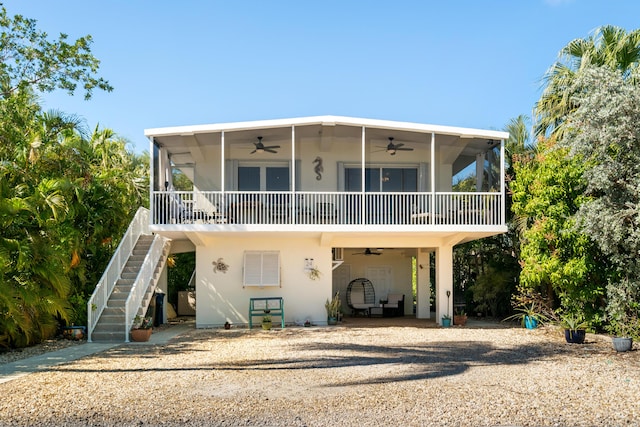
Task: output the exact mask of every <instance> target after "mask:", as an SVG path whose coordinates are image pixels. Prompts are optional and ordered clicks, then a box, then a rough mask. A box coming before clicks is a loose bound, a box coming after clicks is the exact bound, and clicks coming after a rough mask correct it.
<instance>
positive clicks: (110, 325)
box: [91, 235, 171, 342]
mask: <svg viewBox="0 0 640 427" xmlns="http://www.w3.org/2000/svg"><path fill="white" fill-rule="evenodd" d="M154 238H155V236H153V235H143V236H140V237H139V238H138V241H137V242H136V245H135V247H134V248H133V251H132V253H131V255H130V256H129V259H128V260H127V262H126V263H125V265H124V267H123V268H122V271H121V272H120V278H119V279H118V280H117V282H116V285H115V287H114V289H113V291H112V292H111V295H110V296H109V300H108V302H107V307H105V308H104V310H103V311H102V314H101V316H100V319H98V323H97V324H96V326H95V329H94V331H93V333H92V336H91V339H92V341H95V342H123V341H125V338H126V335H127V334H125V332H124V329H125V304H126V301H127V298H129V295H130V294H131V289H132V287H133V285H134V283H135V281H136V279H137V278H138V275H139V273H140V270H141V268H142V266H143V263H144V261H145V259H146V258H147V255H148V253H149V251H150V249H151V246H152V244H153V242H154ZM170 250H171V243H170V242H164V244H163V247H162V253H161V255H160V259H159V260H158V261H157V263H156V266H155V269H154V270H153V272H152V274H151V276H152V277H151V278H150V279H149V281H148V282H147V281H146V279H145V282H143V283H141V284H144V285H145V286H147V288H146V291H145V294H144V295H143V297H142V302H141V304H140V306H139V307H138V309H137V313H136V314H137V315H139V316H144V315H145V314H146V312H147V307H148V306H149V303H150V302H151V301H152V299H153V298H154V292H155V288H156V284H157V283H158V280H159V278H160V276H161V274H162V271H163V269H164V267H165V265H166V263H167V257H168V256H169V254H170Z"/></svg>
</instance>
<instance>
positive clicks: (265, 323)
mask: <svg viewBox="0 0 640 427" xmlns="http://www.w3.org/2000/svg"><path fill="white" fill-rule="evenodd" d="M270 313H271V310H265V311H264V316H262V329H264V330H265V331H268V330H270V329H271V326H272V322H271V314H270Z"/></svg>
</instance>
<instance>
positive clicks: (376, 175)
mask: <svg viewBox="0 0 640 427" xmlns="http://www.w3.org/2000/svg"><path fill="white" fill-rule="evenodd" d="M361 170H362V169H360V168H350V167H347V168H345V190H346V191H361V188H360V187H361V182H362V179H361ZM364 179H365V191H366V192H372V193H375V192H403V193H408V192H415V191H418V168H417V167H404V168H401V167H395V168H384V167H369V168H366V169H365V171H364Z"/></svg>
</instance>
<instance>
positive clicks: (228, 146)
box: [145, 116, 508, 327]
mask: <svg viewBox="0 0 640 427" xmlns="http://www.w3.org/2000/svg"><path fill="white" fill-rule="evenodd" d="M145 135H146V136H147V137H148V138H149V140H150V148H151V156H152V165H151V168H152V174H151V176H152V182H151V203H150V212H149V214H148V222H149V225H148V229H149V231H150V232H151V233H153V234H155V235H156V236H162V237H163V238H165V239H166V240H165V242H168V243H167V245H170V246H171V249H170V251H171V252H182V251H195V254H196V271H195V287H196V295H197V308H196V326H197V327H217V326H221V325H223V324H224V323H225V322H229V323H231V324H236V325H238V324H248V323H249V315H248V310H249V301H250V299H251V298H258V297H281V298H283V301H284V307H285V321H286V323H301V322H303V321H305V320H310V321H311V322H313V323H316V324H323V323H324V324H326V321H327V315H326V312H325V307H324V304H325V301H326V300H327V298H331V296H332V295H334V294H335V293H336V292H337V291H340V294H341V295H342V298H344V297H345V291H346V288H347V285H348V283H349V282H350V281H351V280H353V279H355V278H363V277H364V278H367V279H369V280H370V281H371V282H372V283H373V286H374V288H375V293H376V298H380V299H384V298H385V297H386V295H388V294H390V293H395V294H397V293H400V294H404V295H405V302H404V303H405V310H404V312H405V313H407V314H410V313H413V312H414V302H413V298H412V281H415V282H416V283H417V286H416V301H415V313H416V316H417V317H418V318H428V317H430V316H431V314H430V312H431V309H432V307H430V299H431V298H430V297H431V295H430V282H429V281H430V276H431V274H430V273H431V267H430V265H431V263H430V256H431V254H435V275H433V276H434V277H435V289H436V295H435V305H436V307H435V312H436V313H435V318H436V321H438V322H439V321H440V318H441V316H442V314H446V313H447V312H448V313H453V297H452V296H451V294H449V295H447V291H449V292H452V290H453V263H452V260H453V257H452V255H453V252H452V251H453V247H454V246H455V245H458V244H460V243H464V242H468V241H471V240H474V239H480V238H483V237H487V236H492V235H495V234H499V233H504V232H506V231H507V226H506V223H505V187H504V179H505V176H504V174H505V172H504V141H505V140H506V139H507V138H508V134H507V133H506V132H501V131H494V130H480V129H469V128H458V127H448V126H436V125H428V124H417V123H405V122H394V121H385V120H370V119H360V118H351V117H337V116H320V117H304V118H294V119H278V120H264V121H252V122H239V123H219V124H211V125H196V126H180V127H167V128H157V129H147V130H146V131H145ZM178 170H179V171H180V172H181V173H182V174H184V175H185V176H186V177H188V178H189V179H190V180H191V181H192V182H193V190H192V191H178V190H177V189H176V188H175V187H174V183H173V178H174V174H175V171H178ZM469 175H473V176H475V189H474V191H472V192H456V191H453V188H454V182H455V180H456V179H460V178H461V177H463V176H469ZM412 263H415V265H416V266H417V267H416V268H415V269H413V268H412ZM222 264H224V265H222ZM225 266H226V267H227V268H226V269H225V268H224V267H225ZM217 267H222V269H220V268H217ZM311 269H317V271H319V273H320V274H319V277H313V275H312V274H310V270H311ZM414 270H415V272H414ZM414 275H415V276H416V277H415V278H414ZM159 283H162V281H160V282H159ZM160 286H162V285H160ZM343 306H344V308H345V311H347V312H348V307H347V301H346V300H344V301H343ZM274 322H275V323H277V321H276V320H275V319H274Z"/></svg>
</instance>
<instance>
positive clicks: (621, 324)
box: [609, 315, 640, 352]
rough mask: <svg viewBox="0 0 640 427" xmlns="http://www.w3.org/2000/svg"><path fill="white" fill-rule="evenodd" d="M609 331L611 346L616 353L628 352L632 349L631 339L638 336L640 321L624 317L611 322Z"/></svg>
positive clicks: (627, 316) (633, 317)
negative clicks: (611, 335)
mask: <svg viewBox="0 0 640 427" xmlns="http://www.w3.org/2000/svg"><path fill="white" fill-rule="evenodd" d="M609 330H610V331H611V332H612V333H613V335H614V336H613V337H612V339H611V340H612V341H611V342H612V344H613V348H614V349H615V350H616V351H619V352H622V351H629V350H631V348H632V347H633V337H634V336H635V337H638V336H639V335H640V320H639V319H638V317H637V316H629V315H624V316H621V317H620V318H618V319H616V320H615V321H612V322H611V323H610V325H609Z"/></svg>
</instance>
